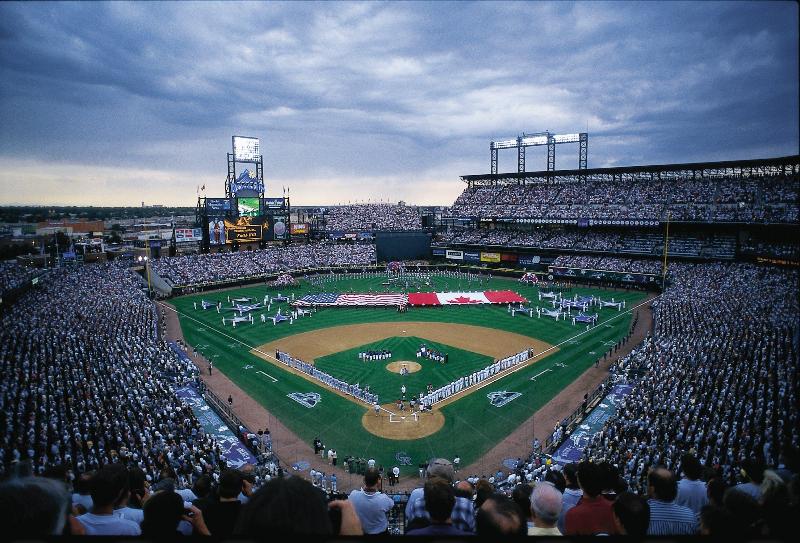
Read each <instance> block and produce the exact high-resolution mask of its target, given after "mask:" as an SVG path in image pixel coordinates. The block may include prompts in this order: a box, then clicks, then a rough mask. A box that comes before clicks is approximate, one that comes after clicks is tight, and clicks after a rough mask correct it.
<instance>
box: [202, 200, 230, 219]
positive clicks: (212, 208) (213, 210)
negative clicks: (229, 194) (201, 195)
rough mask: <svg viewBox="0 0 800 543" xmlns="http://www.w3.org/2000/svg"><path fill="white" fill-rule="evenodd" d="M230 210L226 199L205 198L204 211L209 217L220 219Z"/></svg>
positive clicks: (228, 201)
mask: <svg viewBox="0 0 800 543" xmlns="http://www.w3.org/2000/svg"><path fill="white" fill-rule="evenodd" d="M230 210H231V201H230V200H229V199H228V198H206V211H207V212H208V214H209V215H214V216H217V217H221V216H223V215H225V214H226V212H228V211H230Z"/></svg>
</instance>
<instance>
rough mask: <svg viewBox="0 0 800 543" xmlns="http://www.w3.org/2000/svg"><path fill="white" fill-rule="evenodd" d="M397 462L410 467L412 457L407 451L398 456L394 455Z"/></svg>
mask: <svg viewBox="0 0 800 543" xmlns="http://www.w3.org/2000/svg"><path fill="white" fill-rule="evenodd" d="M394 457H395V460H397V461H398V462H399V463H400V465H401V466H410V465H411V457H410V456H408V455H407V454H406V451H400V452H399V453H397V454H396V455H394Z"/></svg>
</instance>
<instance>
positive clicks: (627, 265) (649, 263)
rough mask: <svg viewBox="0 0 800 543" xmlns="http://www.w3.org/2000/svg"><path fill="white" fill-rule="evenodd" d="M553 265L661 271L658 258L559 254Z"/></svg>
mask: <svg viewBox="0 0 800 543" xmlns="http://www.w3.org/2000/svg"><path fill="white" fill-rule="evenodd" d="M553 266H556V267H565V268H580V269H584V270H604V271H615V272H625V273H652V274H659V273H661V271H662V263H661V262H660V261H658V260H636V259H632V258H617V257H613V256H589V255H560V256H558V257H557V258H556V259H555V260H554V261H553Z"/></svg>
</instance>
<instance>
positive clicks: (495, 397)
mask: <svg viewBox="0 0 800 543" xmlns="http://www.w3.org/2000/svg"><path fill="white" fill-rule="evenodd" d="M520 396H522V393H520V392H508V391H507V390H499V391H497V392H490V393H489V394H487V395H486V397H487V398H489V403H490V404H492V405H493V406H495V407H503V406H504V405H506V404H507V403H509V402H512V401H514V400H516V399H517V398H519V397H520Z"/></svg>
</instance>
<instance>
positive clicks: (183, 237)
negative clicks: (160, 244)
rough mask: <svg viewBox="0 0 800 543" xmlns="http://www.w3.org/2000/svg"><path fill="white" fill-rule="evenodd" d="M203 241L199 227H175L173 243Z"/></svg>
mask: <svg viewBox="0 0 800 543" xmlns="http://www.w3.org/2000/svg"><path fill="white" fill-rule="evenodd" d="M190 241H191V242H198V241H203V231H202V230H201V229H200V228H176V229H175V243H184V242H190Z"/></svg>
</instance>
